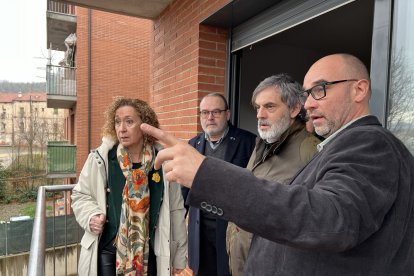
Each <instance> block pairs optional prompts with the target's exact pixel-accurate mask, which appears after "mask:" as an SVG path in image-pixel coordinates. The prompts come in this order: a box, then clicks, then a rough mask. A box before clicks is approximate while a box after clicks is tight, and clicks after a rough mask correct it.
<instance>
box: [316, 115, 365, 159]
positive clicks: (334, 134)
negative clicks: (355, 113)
mask: <svg viewBox="0 0 414 276" xmlns="http://www.w3.org/2000/svg"><path fill="white" fill-rule="evenodd" d="M366 116H369V114H368V115H364V116H361V117H358V118H356V119H354V120H352V121H350V122H348V123H347V124H345V125H343V126H342V127H341V128H340V129H338V130H337V131H335V132H334V133H333V134H332V135H331V136H329V137H328V138H326V139H325V140H323V141H322V142H321V143H319V144H318V145H317V146H316V148H317V150H318V152H321V151H322V150H323V147H324V146H325V145H326V144H327V143H329V142H330V141H332V140H333V139H334V138H335V137H336V136H337V135H338V134H339V133H340V132H341V131H342V130H344V129H345V128H347V127H348V126H349V125H351V124H352V123H353V122H355V121H357V120H359V119H361V118H364V117H366Z"/></svg>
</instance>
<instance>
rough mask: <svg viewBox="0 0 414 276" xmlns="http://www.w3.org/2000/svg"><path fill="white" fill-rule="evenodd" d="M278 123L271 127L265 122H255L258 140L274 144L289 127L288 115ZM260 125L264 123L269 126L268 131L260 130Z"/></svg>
mask: <svg viewBox="0 0 414 276" xmlns="http://www.w3.org/2000/svg"><path fill="white" fill-rule="evenodd" d="M285 115H286V116H283V117H282V118H281V119H280V120H279V121H278V122H276V123H274V124H273V125H271V124H270V122H268V121H267V120H264V119H259V120H257V131H258V132H259V135H260V138H262V139H263V140H265V141H266V142H268V143H274V142H276V141H277V140H278V139H279V138H280V136H281V135H282V134H283V133H284V132H285V131H286V130H287V129H288V128H289V127H290V117H289V114H285ZM260 123H265V124H268V125H270V129H268V130H266V131H263V130H261V129H260V127H259V126H260Z"/></svg>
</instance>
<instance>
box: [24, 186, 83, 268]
mask: <svg viewBox="0 0 414 276" xmlns="http://www.w3.org/2000/svg"><path fill="white" fill-rule="evenodd" d="M74 186H75V185H55V186H40V187H39V190H38V193H37V202H36V215H35V219H34V223H33V232H32V241H31V244H30V256H29V266H28V273H27V275H29V276H43V275H73V274H76V271H77V263H78V261H79V253H80V251H79V241H80V237H81V236H82V234H83V233H82V231H81V229H80V227H79V226H78V225H77V224H76V228H77V229H73V227H69V225H70V224H69V221H70V219H71V221H72V224H73V219H74V218H73V216H69V213H70V194H71V191H72V189H73V187H74ZM47 193H53V197H54V196H55V195H56V194H57V193H61V194H62V193H63V198H61V199H63V204H62V205H63V206H62V209H63V212H62V213H59V211H60V210H57V211H56V210H55V206H56V205H57V204H56V203H54V204H53V206H54V207H53V214H54V215H56V214H58V215H60V216H59V218H63V223H61V224H62V225H61V227H59V229H60V230H58V229H57V227H55V225H56V224H55V219H57V218H58V217H55V216H54V217H53V223H52V227H50V223H49V225H48V229H47V230H46V225H47V224H48V223H47V222H48V221H47V219H46V198H47ZM61 222H62V220H61ZM50 228H52V229H50ZM47 232H51V233H52V236H53V238H52V240H53V244H52V245H48V242H47V239H46V236H47ZM58 232H63V233H58ZM58 234H60V235H62V234H63V237H64V241H63V243H62V242H60V243H59V244H58V246H59V248H57V247H56V246H57V245H56V243H55V237H56V236H57V235H58ZM47 245H48V246H47ZM46 246H47V247H49V249H48V252H47V253H46ZM46 255H47V256H48V258H47V260H48V262H47V263H46ZM50 257H52V261H50V259H51V258H50ZM62 258H63V260H62Z"/></svg>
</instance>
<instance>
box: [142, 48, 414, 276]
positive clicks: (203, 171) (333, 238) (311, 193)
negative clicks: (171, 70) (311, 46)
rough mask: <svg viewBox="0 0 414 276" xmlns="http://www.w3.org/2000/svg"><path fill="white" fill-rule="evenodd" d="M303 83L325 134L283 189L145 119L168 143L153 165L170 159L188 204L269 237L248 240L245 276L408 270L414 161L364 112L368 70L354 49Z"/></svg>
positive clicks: (322, 64) (413, 271)
mask: <svg viewBox="0 0 414 276" xmlns="http://www.w3.org/2000/svg"><path fill="white" fill-rule="evenodd" d="M338 80H346V81H341V82H337V81H338ZM333 82H336V83H333ZM303 86H304V89H305V92H304V93H305V95H307V96H308V97H307V99H306V102H305V109H306V110H307V112H308V115H309V117H310V119H311V120H312V123H313V126H314V128H315V131H316V133H317V134H318V135H321V136H323V137H325V138H326V139H325V140H324V141H323V142H322V143H320V144H319V145H318V153H317V154H316V155H315V157H314V158H313V159H312V160H311V161H310V162H309V163H308V164H307V165H306V166H305V167H304V168H303V169H302V170H301V171H300V172H299V173H298V174H297V175H296V176H295V178H294V179H293V180H292V182H291V183H290V184H289V185H283V184H280V183H277V182H271V181H266V180H261V179H258V178H256V177H254V176H253V174H252V173H251V172H249V171H248V170H246V169H241V168H238V167H235V166H232V165H231V164H227V163H224V162H221V161H220V160H217V161H216V160H212V158H208V157H204V156H202V155H200V154H199V153H197V152H196V151H194V150H193V149H192V148H191V147H189V146H188V145H186V144H185V143H182V142H180V141H179V140H178V139H176V138H174V137H173V136H172V135H169V134H167V133H165V132H163V131H161V130H159V129H156V128H153V127H150V126H148V125H145V124H144V125H142V126H141V128H142V129H143V131H144V132H146V133H148V134H150V135H153V136H155V137H157V138H158V139H160V140H161V141H163V142H164V143H165V144H166V146H167V148H166V149H164V150H163V151H161V152H160V153H159V154H158V156H157V160H156V166H160V165H161V164H162V162H164V161H167V160H169V162H168V163H167V164H168V168H166V170H167V178H168V179H170V180H174V181H177V182H179V183H180V184H182V185H185V186H186V187H190V188H191V194H190V195H189V198H188V199H187V203H188V204H190V205H191V206H194V207H197V206H201V205H205V204H209V205H211V206H212V207H213V206H214V207H215V208H217V209H220V210H221V213H222V216H221V217H223V218H224V219H228V220H230V221H234V222H236V223H237V225H240V226H241V227H243V228H244V229H246V230H248V231H250V232H252V233H255V234H256V235H258V236H261V237H263V238H265V239H267V240H269V241H270V242H271V243H269V244H268V246H267V247H265V248H264V247H261V248H259V247H257V246H256V244H255V241H254V240H253V242H252V245H251V248H250V251H249V255H248V259H247V263H246V271H245V275H264V276H267V275H286V276H290V275H316V276H321V275H323V276H324V275H326V276H331V275H339V276H348V275H364V276H369V275H372V276H374V275H375V276H393V275H395V276H397V275H398V276H399V275H414V261H413V260H414V158H413V156H412V154H411V153H410V151H409V150H408V149H407V148H406V147H405V146H404V144H403V143H402V142H401V141H400V140H398V139H397V138H396V137H395V136H394V135H393V134H392V133H390V132H389V131H388V130H387V129H385V128H383V127H382V126H381V124H380V122H379V121H378V119H377V118H376V117H375V116H373V115H370V112H369V104H368V103H369V99H370V97H371V89H370V79H369V75H368V71H367V69H366V67H365V66H364V64H363V63H362V62H361V61H360V60H359V59H358V58H356V57H355V56H352V55H348V54H334V55H329V56H326V57H323V58H321V59H320V60H318V61H317V62H315V63H314V64H313V65H312V66H311V68H310V69H309V70H308V72H307V74H306V75H305V78H304V83H303ZM212 172H216V174H213V173H212ZM223 172H226V174H227V175H228V177H227V178H226V179H222V178H220V177H218V175H220V173H223Z"/></svg>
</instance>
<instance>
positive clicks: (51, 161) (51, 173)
mask: <svg viewBox="0 0 414 276" xmlns="http://www.w3.org/2000/svg"><path fill="white" fill-rule="evenodd" d="M47 177H48V178H75V177H76V146H75V145H69V144H67V143H66V141H49V143H48V145H47Z"/></svg>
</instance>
